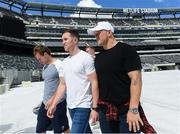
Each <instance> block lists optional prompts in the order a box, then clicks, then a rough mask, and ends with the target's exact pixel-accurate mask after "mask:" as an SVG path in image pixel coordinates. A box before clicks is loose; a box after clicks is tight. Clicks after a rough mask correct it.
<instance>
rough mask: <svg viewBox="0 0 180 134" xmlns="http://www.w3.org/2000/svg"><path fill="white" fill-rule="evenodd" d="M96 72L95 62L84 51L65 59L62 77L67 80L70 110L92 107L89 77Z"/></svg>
mask: <svg viewBox="0 0 180 134" xmlns="http://www.w3.org/2000/svg"><path fill="white" fill-rule="evenodd" d="M94 71H95V67H94V60H93V58H92V57H91V56H90V55H89V54H88V53H86V52H84V51H79V52H78V53H77V54H76V55H73V56H68V57H67V58H65V59H64V61H63V74H61V75H60V76H63V77H64V79H65V83H66V90H67V92H66V93H67V106H68V107H69V108H70V109H73V108H77V107H81V108H90V107H91V103H92V91H91V83H90V81H89V80H88V77H87V75H88V74H91V73H93V72H94Z"/></svg>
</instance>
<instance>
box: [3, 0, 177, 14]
mask: <svg viewBox="0 0 180 134" xmlns="http://www.w3.org/2000/svg"><path fill="white" fill-rule="evenodd" d="M0 2H1V3H4V4H7V5H8V6H9V7H10V9H12V7H15V8H19V9H20V10H21V13H22V14H24V13H26V14H27V12H28V11H40V13H41V15H44V13H45V12H57V13H60V14H61V15H62V14H63V13H69V14H79V16H80V14H89V15H91V14H94V15H96V16H97V15H103V14H106V15H107V14H108V15H112V17H114V16H121V15H122V16H146V15H147V16H148V15H151V16H152V15H156V16H157V15H161V14H162V15H168V14H173V15H175V14H180V8H169V9H156V8H125V9H122V8H121V9H118V8H92V7H89V8H88V7H77V6H64V5H55V4H46V3H31V2H25V1H23V0H0Z"/></svg>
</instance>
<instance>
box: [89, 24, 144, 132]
mask: <svg viewBox="0 0 180 134" xmlns="http://www.w3.org/2000/svg"><path fill="white" fill-rule="evenodd" d="M87 32H88V34H90V35H95V37H96V40H97V43H98V45H99V46H102V47H103V49H104V51H103V52H101V53H99V54H98V55H97V56H96V59H95V68H96V72H97V76H98V80H99V101H98V108H99V116H100V126H101V130H102V132H103V133H133V132H134V133H140V132H141V126H143V122H142V119H141V117H140V114H139V106H140V104H139V103H140V102H139V101H140V95H141V88H142V79H141V68H142V67H141V61H140V58H139V56H138V54H137V52H136V51H135V49H134V48H133V47H131V46H130V45H128V44H125V43H121V42H118V41H117V40H116V39H115V37H114V35H113V33H114V28H113V26H112V25H111V24H110V23H109V22H105V21H103V22H99V23H97V25H96V26H95V27H94V28H91V29H88V30H87Z"/></svg>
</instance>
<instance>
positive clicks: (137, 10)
mask: <svg viewBox="0 0 180 134" xmlns="http://www.w3.org/2000/svg"><path fill="white" fill-rule="evenodd" d="M123 13H158V9H157V8H123Z"/></svg>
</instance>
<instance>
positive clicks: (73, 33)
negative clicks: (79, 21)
mask: <svg viewBox="0 0 180 134" xmlns="http://www.w3.org/2000/svg"><path fill="white" fill-rule="evenodd" d="M64 33H70V34H71V35H72V36H74V37H76V38H77V39H78V41H79V39H80V37H79V33H78V31H77V30H74V29H65V30H64V31H63V32H62V35H63V34H64Z"/></svg>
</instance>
